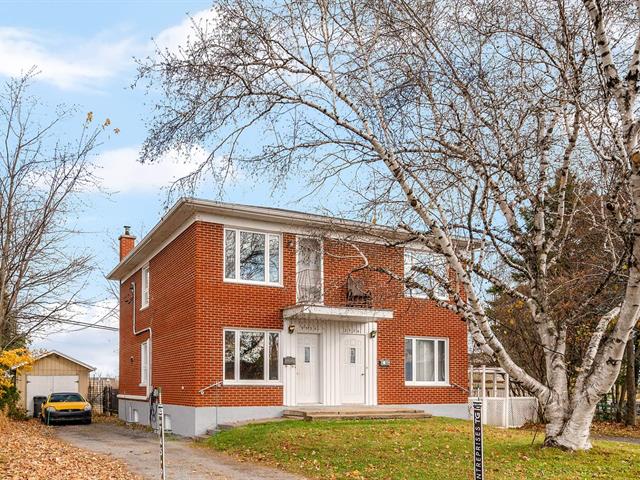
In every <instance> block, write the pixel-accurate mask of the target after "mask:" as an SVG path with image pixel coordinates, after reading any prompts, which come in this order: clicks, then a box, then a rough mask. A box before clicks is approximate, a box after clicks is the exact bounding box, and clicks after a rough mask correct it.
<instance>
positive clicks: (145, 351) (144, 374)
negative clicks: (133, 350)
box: [140, 340, 149, 387]
mask: <svg viewBox="0 0 640 480" xmlns="http://www.w3.org/2000/svg"><path fill="white" fill-rule="evenodd" d="M148 385H149V340H146V341H144V342H142V343H141V344H140V386H141V387H146V386H148Z"/></svg>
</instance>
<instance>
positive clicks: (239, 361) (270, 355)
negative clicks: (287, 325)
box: [224, 330, 280, 384]
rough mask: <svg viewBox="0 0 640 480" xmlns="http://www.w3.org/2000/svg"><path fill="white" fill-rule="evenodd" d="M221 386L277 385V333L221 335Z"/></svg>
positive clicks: (257, 332)
mask: <svg viewBox="0 0 640 480" xmlns="http://www.w3.org/2000/svg"><path fill="white" fill-rule="evenodd" d="M224 381H225V383H234V382H235V383H249V384H250V383H257V384H263V383H279V381H280V333H279V332H269V331H254V330H225V331H224Z"/></svg>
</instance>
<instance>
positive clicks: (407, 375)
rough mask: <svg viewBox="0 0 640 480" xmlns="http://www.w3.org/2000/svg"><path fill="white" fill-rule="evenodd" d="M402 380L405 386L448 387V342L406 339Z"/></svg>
mask: <svg viewBox="0 0 640 480" xmlns="http://www.w3.org/2000/svg"><path fill="white" fill-rule="evenodd" d="M404 380H405V383H406V384H407V385H427V386H428V385H448V384H449V340H448V339H446V338H421V337H406V338H405V340H404Z"/></svg>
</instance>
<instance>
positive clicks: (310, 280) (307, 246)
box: [296, 237, 324, 303]
mask: <svg viewBox="0 0 640 480" xmlns="http://www.w3.org/2000/svg"><path fill="white" fill-rule="evenodd" d="M322 257H323V251H322V240H320V239H319V238H313V237H298V238H297V249H296V277H297V282H296V296H297V301H298V302H300V303H322V301H323V298H324V292H323V278H322V276H323V272H322V264H323V261H322Z"/></svg>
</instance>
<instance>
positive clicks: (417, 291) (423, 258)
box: [404, 249, 449, 300]
mask: <svg viewBox="0 0 640 480" xmlns="http://www.w3.org/2000/svg"><path fill="white" fill-rule="evenodd" d="M426 270H430V271H432V272H433V273H434V274H435V275H436V276H438V277H440V278H444V279H447V280H448V274H447V272H448V266H447V259H446V258H445V257H444V255H439V254H436V253H432V252H424V251H417V250H409V249H405V251H404V275H405V277H406V278H407V279H411V280H414V281H415V282H416V283H418V284H419V285H420V286H422V287H423V288H424V290H423V289H422V288H406V289H405V296H407V297H417V298H427V296H428V295H427V293H426V291H433V296H434V297H435V298H439V299H443V300H446V299H448V298H449V295H448V294H447V290H446V288H444V287H443V286H442V284H441V283H440V282H438V280H436V278H434V276H432V275H430V274H429V273H428V272H427V271H426ZM425 290H426V291H425Z"/></svg>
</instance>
